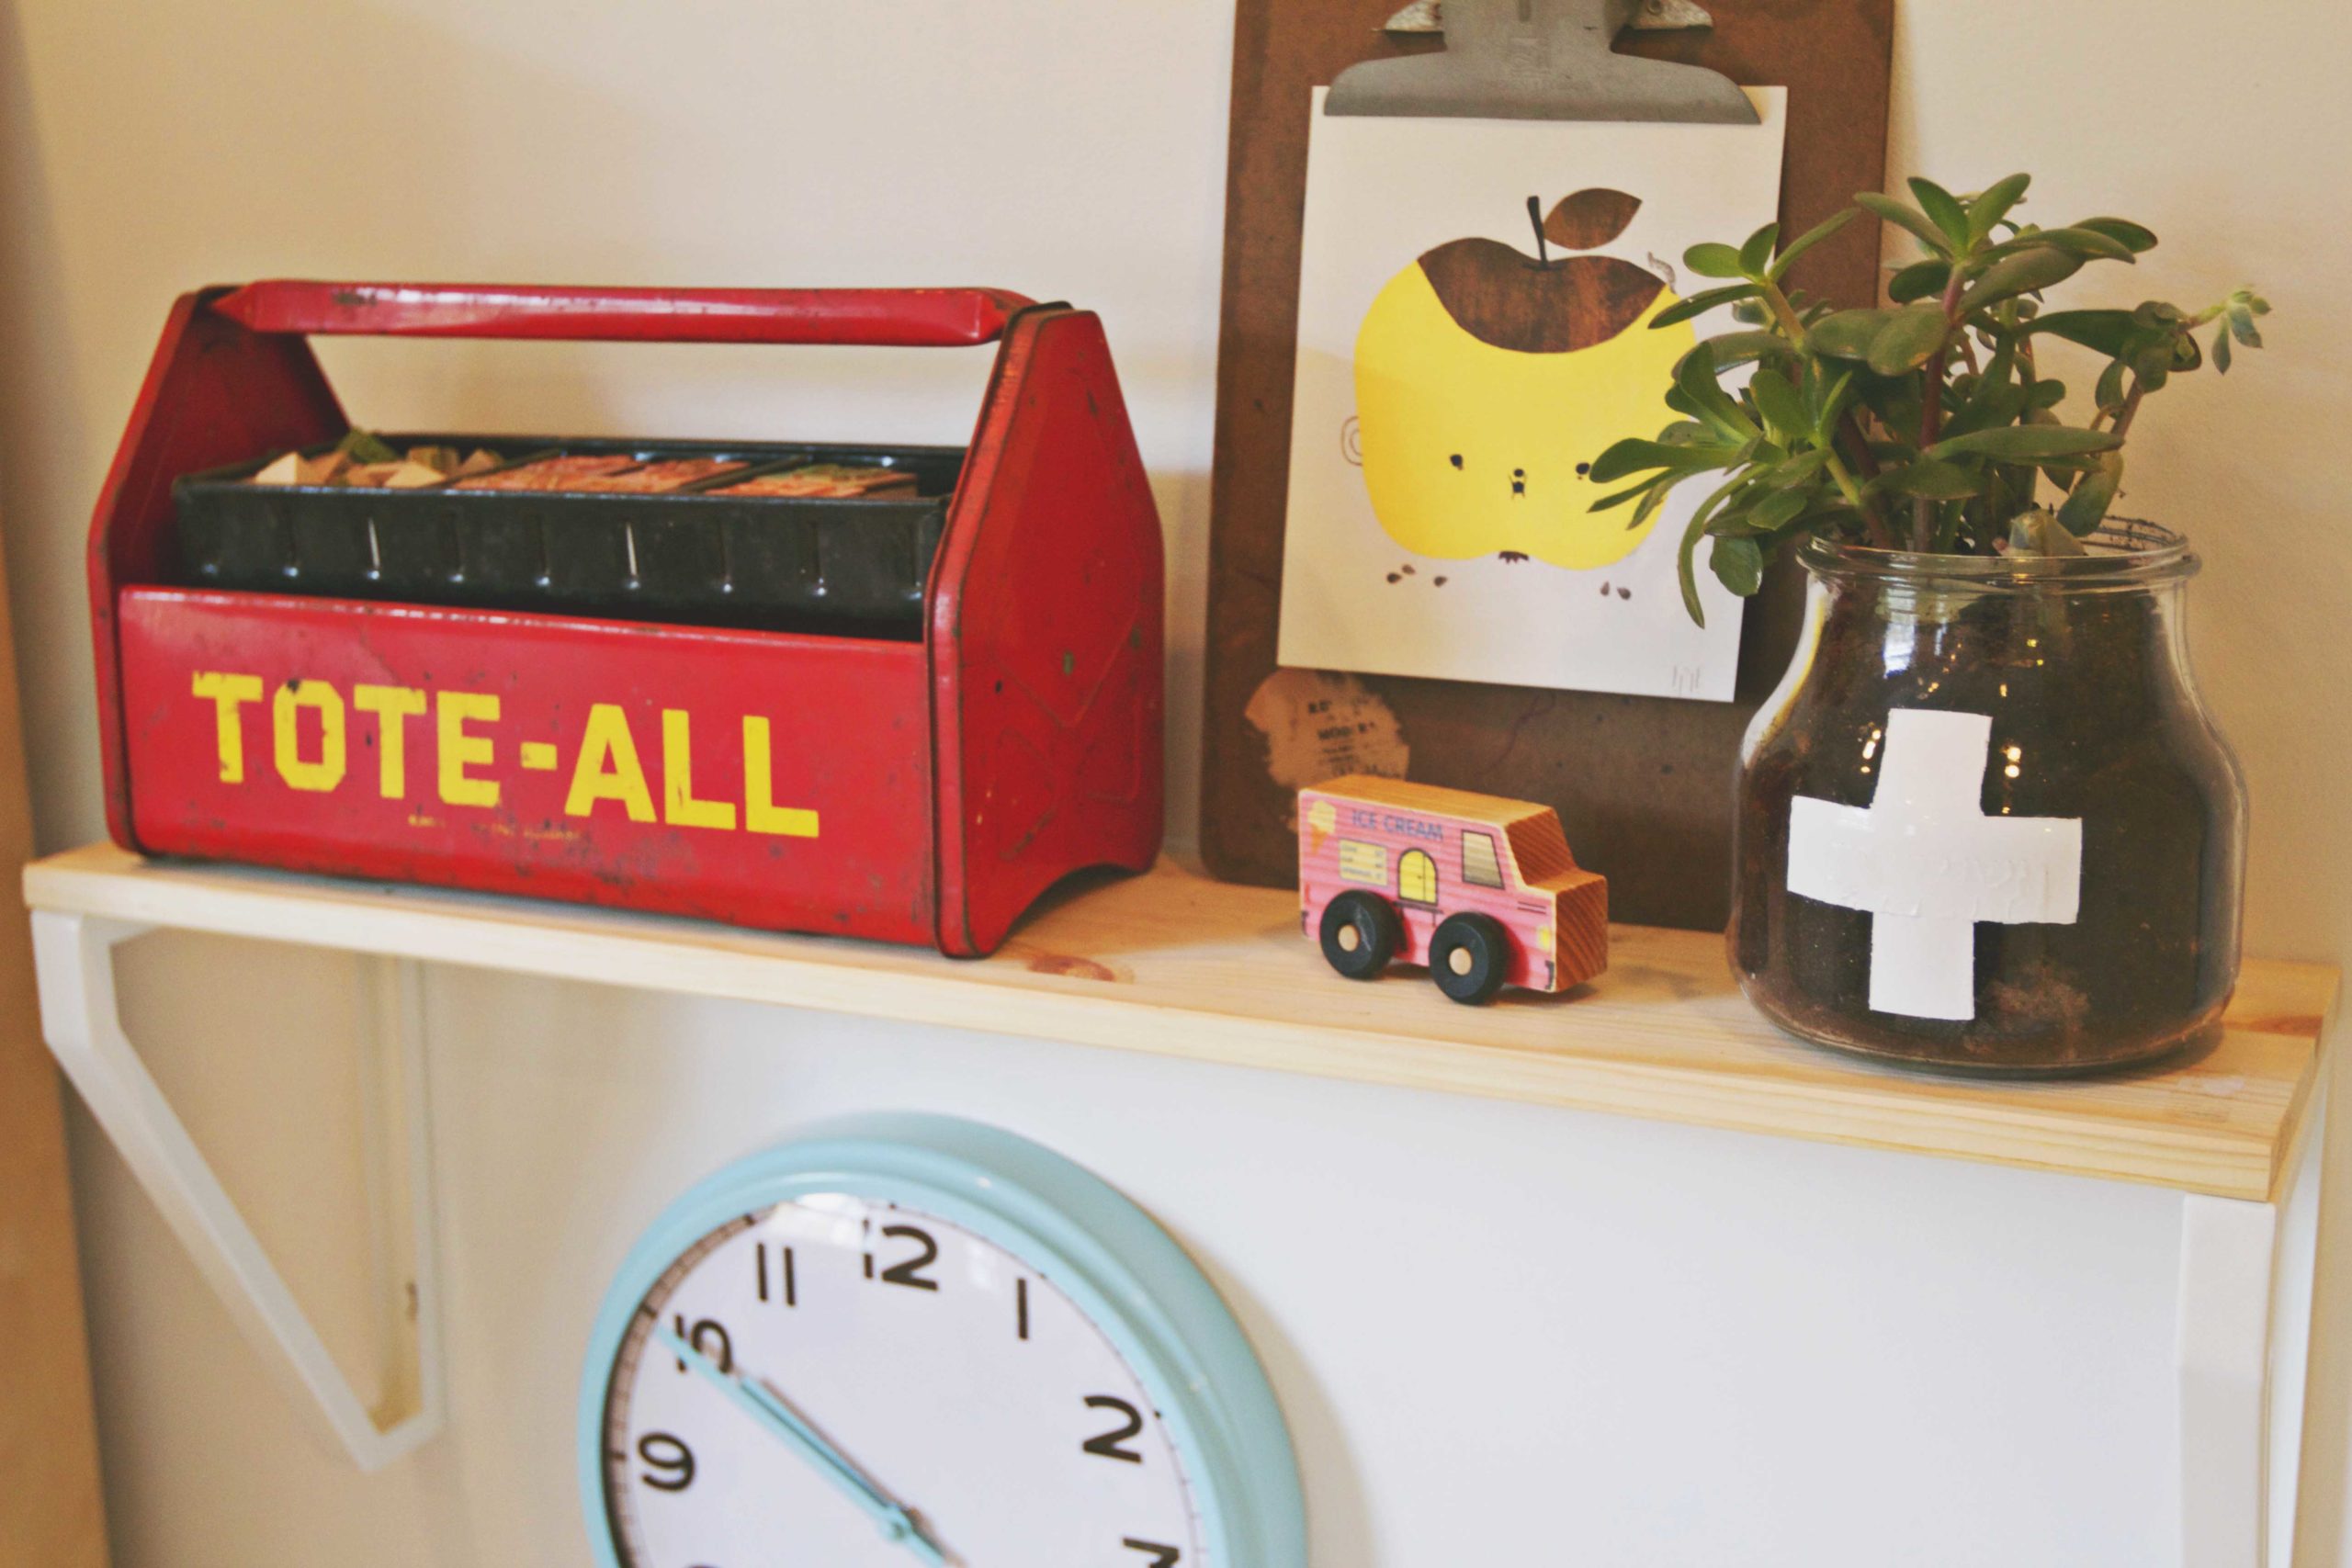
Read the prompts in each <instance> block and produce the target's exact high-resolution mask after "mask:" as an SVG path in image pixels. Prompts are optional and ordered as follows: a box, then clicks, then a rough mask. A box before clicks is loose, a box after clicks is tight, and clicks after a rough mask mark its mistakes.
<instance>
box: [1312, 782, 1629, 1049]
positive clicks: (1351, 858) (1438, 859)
mask: <svg viewBox="0 0 2352 1568" xmlns="http://www.w3.org/2000/svg"><path fill="white" fill-rule="evenodd" d="M1298 901H1299V919H1300V923H1301V925H1302V927H1303V928H1304V929H1305V930H1306V931H1308V932H1310V933H1315V934H1319V936H1320V937H1321V939H1322V943H1323V956H1324V957H1325V958H1327V959H1329V961H1330V964H1331V967H1332V968H1334V969H1336V970H1338V971H1339V972H1340V974H1342V975H1345V976H1348V977H1349V978H1350V979H1352V980H1368V979H1370V978H1372V977H1373V976H1375V975H1377V974H1379V973H1380V972H1381V971H1382V970H1383V969H1385V968H1386V967H1387V966H1388V965H1389V964H1391V963H1393V962H1396V961H1398V960H1402V961H1403V962H1405V963H1408V964H1427V965H1428V966H1429V971H1430V978H1432V979H1434V980H1435V981H1436V982H1437V986H1438V989H1439V990H1441V991H1443V992H1444V993H1445V994H1446V995H1447V996H1449V997H1452V998H1453V999H1454V1000H1455V1001H1457V1002H1472V1003H1476V1002H1485V1001H1490V1000H1492V999H1493V998H1494V995H1495V993H1496V992H1497V991H1498V990H1500V989H1501V988H1502V987H1505V986H1519V987H1524V988H1526V989H1528V990H1532V991H1565V990H1566V989H1568V988H1569V987H1572V986H1579V985H1582V984H1583V983H1584V982H1585V981H1587V980H1589V979H1591V978H1592V977H1593V976H1595V975H1598V974H1600V972H1601V971H1602V970H1603V969H1606V968H1607V967H1608V966H1609V883H1608V879H1607V878H1605V877H1603V876H1601V875H1600V874H1598V873H1595V872H1589V871H1582V870H1579V869H1578V868H1577V863H1576V857H1575V856H1574V855H1572V854H1570V853H1569V852H1568V840H1567V838H1566V835H1565V834H1563V833H1562V832H1561V831H1560V818H1559V817H1558V815H1557V814H1556V813H1555V812H1554V811H1553V809H1552V808H1551V807H1548V806H1535V805H1532V804H1530V803H1529V802H1527V801H1523V800H1505V799H1503V798H1502V797H1501V796H1499V795H1475V794H1472V793H1471V792H1469V791H1467V790H1458V789H1440V788H1438V787H1436V786H1434V785H1431V784H1408V783H1406V782H1405V781H1403V780H1401V779H1382V778H1374V777H1372V776H1370V775H1368V774H1363V773H1351V774H1349V775H1348V776H1347V777H1345V778H1340V779H1333V780H1331V781H1330V782H1329V783H1328V784H1318V785H1317V786H1316V787H1315V788H1313V789H1306V790H1301V791H1300V792H1299V795H1298Z"/></svg>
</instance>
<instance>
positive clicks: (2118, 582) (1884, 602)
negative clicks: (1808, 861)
mask: <svg viewBox="0 0 2352 1568" xmlns="http://www.w3.org/2000/svg"><path fill="white" fill-rule="evenodd" d="M2170 537H2171V536H2165V538H2170ZM1861 554H1871V555H1879V558H1880V560H1881V561H1882V562H1884V561H1889V560H1892V561H1896V562H1900V561H1904V560H1909V561H1912V562H1926V561H1928V560H1930V559H1931V558H1920V557H1908V558H1905V557H1886V556H1884V555H1880V553H1878V552H1855V551H1848V550H1838V549H1836V548H1834V547H1821V548H1820V549H1817V550H1815V551H1813V552H1809V553H1808V556H1807V565H1808V567H1809V569H1811V570H1813V571H1814V573H1815V581H1814V583H1813V586H1812V592H1813V593H1814V594H1815V604H1813V605H1812V606H1811V610H1812V612H1813V613H1814V614H1815V615H1818V616H1819V617H1820V631H1819V640H1818V644H1817V646H1815V648H1814V649H1813V650H1812V653H1811V657H1810V660H1809V662H1806V654H1805V652H1804V649H1800V651H1799V653H1798V656H1797V657H1798V660H1800V662H1801V663H1802V664H1804V669H1803V671H1802V673H1801V674H1799V673H1792V682H1793V684H1794V687H1795V689H1794V691H1793V693H1790V692H1788V691H1787V689H1786V687H1785V686H1784V689H1783V692H1782V693H1781V694H1776V696H1775V703H1776V704H1781V705H1782V708H1781V712H1780V714H1779V716H1778V718H1777V720H1774V719H1771V718H1769V717H1767V718H1759V720H1758V726H1759V730H1760V734H1759V736H1758V738H1757V739H1753V740H1752V741H1751V747H1750V752H1749V756H1748V758H1747V762H1746V764H1745V767H1744V770H1743V775H1742V782H1741V786H1740V799H1739V807H1738V817H1737V826H1736V844H1737V851H1736V853H1737V864H1736V887H1735V890H1734V910H1733V919H1732V927H1731V932H1730V948H1731V957H1732V962H1733V966H1734V968H1735V969H1736V972H1737V974H1738V976H1739V979H1740V983H1741V986H1742V987H1743V988H1744V989H1745V990H1746V991H1747V995H1748V997H1749V998H1750V999H1751V1000H1752V1001H1753V1002H1754V1003H1755V1004H1756V1005H1757V1006H1758V1008H1760V1009H1761V1010H1764V1011H1765V1012H1766V1013H1767V1014H1768V1015H1770V1016H1771V1017H1772V1018H1773V1019H1774V1020H1775V1021H1778V1022H1780V1023H1781V1024H1782V1025H1783V1026H1784V1027H1786V1028H1788V1029H1790V1030H1792V1031H1793V1032H1796V1033H1798V1034H1801V1035H1803V1036H1804V1037H1806V1038H1808V1039H1811V1040H1815V1041H1817V1042H1820V1043H1825V1044H1830V1045H1836V1046H1839V1047H1842V1048H1845V1049H1848V1050H1853V1051H1860V1052H1865V1053H1869V1054H1871V1055H1879V1056H1886V1057H1894V1058H1898V1059H1901V1060H1904V1061H1906V1062H1913V1063H1925V1064H1931V1065H1935V1066H1944V1067H1951V1068H1960V1069H1964V1070H1967V1069H1973V1070H1978V1071H1989V1072H1999V1073H2065V1072H2080V1071H2084V1070H2087V1069H2091V1068H2095V1067H2102V1066H2117V1065H2120V1064H2124V1063H2129V1062H2137V1061H2144V1060H2148V1059H2151V1058H2154V1057H2157V1056H2162V1055H2167V1054H2169V1053H2171V1052H2174V1051H2177V1050H2179V1049H2181V1048H2183V1047H2186V1046H2189V1045H2194V1044H2198V1043H2202V1042H2204V1041H2206V1040H2208V1039H2210V1038H2211V1037H2213V1036H2214V1035H2215V1034H2216V1033H2217V1032H2218V1029H2219V1025H2220V1020H2221V1014H2222V1009H2223V1007H2224V1006H2225V1005H2226V1004H2227V1002H2228V1000H2229V997H2230V992H2231V988H2232V987H2233V984H2234V982H2235V978H2236V972H2237V960H2238V929H2237V928H2238V900H2239V891H2240V880H2241V866H2242V861H2243V852H2242V840H2243V836H2244V834H2243V816H2244V795H2243V789H2242V786H2241V784H2240V783H2239V779H2238V774H2237V772H2236V766H2235V763H2234V762H2233V760H2232V758H2231V756H2230V753H2229V751H2228V749H2227V747H2226V745H2225V744H2224V743H2223V742H2222V739H2221V738H2220V736H2219V735H2218V733H2217V732H2216V731H2215V730H2214V729H2213V728H2212V726H2211V723H2210V722H2209V720H2208V719H2207V717H2206V715H2205V712H2204V710H2203V708H2202V706H2201V705H2199V702H2198V700H2197V695H2196V692H2195V688H2194V686H2193V685H2192V684H2191V682H2190V681H2189V679H2188V669H2187V661H2186V653H2185V649H2184V647H2183V645H2182V642H2181V638H2180V628H2179V624H2178V616H2177V600H2178V597H2179V592H2180V588H2181V584H2182V581H2184V580H2185V579H2186V578H2187V576H2188V574H2189V572H2191V571H2193V570H2194V569H2195V562H2194V558H2190V557H2188V556H2187V554H2186V552H2185V551H2184V550H2182V549H2181V548H2180V547H2178V543H2177V540H2174V541H2173V543H2172V545H2171V547H2170V548H2169V562H2168V563H2167V562H2163V561H2158V560H2156V559H2155V558H2153V557H2151V558H2149V559H2148V560H2146V561H2145V562H2143V563H2140V564H2138V565H2136V566H2135V565H2132V564H2121V565H2117V564H2115V558H2109V562H2108V564H2109V566H2111V567H2113V570H2109V571H2108V572H2107V573H2106V574H2105V575H2104V576H2102V575H2101V572H2100V568H2099V566H2098V564H2096V562H2097V558H2092V559H2093V562H2094V564H2092V565H2087V566H2086V567H2085V568H2083V569H2082V570H2081V571H2080V572H2079V573H2067V572H2063V571H2062V572H2059V573H2057V574H2055V575H2053V576H2052V578H2051V579H2049V580H2048V581H2040V582H2033V583H2028V584H2022V585H2021V584H2020V583H2019V582H2018V581H2016V580H2015V579H2011V580H2009V581H1992V580H1991V578H1992V575H1993V574H1995V573H1997V572H1998V570H1999V563H1997V562H1985V563H1970V564H1971V565H1976V566H1980V567H1981V569H1982V570H1983V571H1984V573H1985V580H1981V581H1971V580H1970V579H1969V578H1968V577H1967V576H1966V575H1965V574H1962V575H1961V576H1959V577H1957V578H1955V577H1950V576H1944V575H1939V573H1938V571H1937V570H1936V569H1934V568H1931V567H1930V568H1923V569H1922V570H1919V571H1917V572H1916V573H1906V572H1905V571H1903V570H1899V569H1889V568H1887V567H1883V566H1881V567H1872V568H1870V569H1867V570H1859V571H1853V572H1848V571H1846V570H1842V569H1841V567H1840V564H1839V562H1838V558H1841V557H1842V558H1849V559H1850V558H1852V557H1854V556H1857V555H1861ZM2068 564H2070V565H2071V563H2068ZM1897 709H1927V710H1933V711H1942V712H1958V713H1970V714H1983V715H1989V716H1991V718H1992V748H1991V752H1990V754H1989V756H1988V758H1987V760H1986V766H1985V778H1984V784H1983V791H1982V797H1981V800H1980V802H1979V804H1980V807H1981V809H1982V810H1983V811H1984V812H1985V814H1986V815H1987V816H1988V817H1998V816H2002V815H2005V814H2006V815H2008V816H2013V817H2018V818H2034V817H2040V818H2079V819H2080V821H2081V823H2082V866H2081V881H2080V898H2079V905H2078V908H2077V912H2076V918H2075V921H2074V922H2073V923H2072V924H2064V925H2061V924H2055V923H2021V924H2014V925H2012V924H1999V923H1995V922H1991V921H1980V922H1978V923H1977V924H1976V925H1975V927H1974V933H1975V934H1974V997H1975V1016H1974V1017H1973V1019H1969V1020H1964V1021H1948V1020H1939V1019H1928V1018H1916V1017H1911V1016H1907V1015H1904V1014H1897V1013H1890V1012H1881V1011H1874V1010H1871V1006H1870V974H1871V922H1872V920H1873V919H1874V918H1875V917H1873V916H1872V915H1871V914H1870V913H1868V912H1867V911H1864V910H1860V909H1852V908H1841V907H1838V906H1836V905H1832V904H1828V903H1825V902H1821V901H1817V900H1815V899H1813V898H1809V897H1802V896H1798V895H1794V894H1792V893H1790V892H1789V891H1788V889H1787V886H1786V877H1787V869H1788V850H1789V825H1790V811H1791V803H1792V800H1793V799H1794V798H1795V797H1796V796H1799V795H1810V796H1814V797H1816V798H1819V799H1822V800H1826V801H1830V802H1834V803H1837V804H1839V805H1846V806H1852V807H1869V806H1870V805H1871V802H1872V800H1873V797H1874V795H1875V792H1876V789H1877V784H1878V777H1877V773H1878V762H1879V761H1880V758H1881V750H1880V749H1881V747H1882V745H1883V742H1884V740H1885V734H1886V728H1885V727H1886V725H1887V719H1888V715H1889V714H1890V713H1891V712H1893V711H1894V710H1897ZM1765 711H1766V714H1767V715H1768V716H1769V715H1771V714H1772V713H1773V711H1774V708H1773V705H1768V706H1767V708H1766V710H1765Z"/></svg>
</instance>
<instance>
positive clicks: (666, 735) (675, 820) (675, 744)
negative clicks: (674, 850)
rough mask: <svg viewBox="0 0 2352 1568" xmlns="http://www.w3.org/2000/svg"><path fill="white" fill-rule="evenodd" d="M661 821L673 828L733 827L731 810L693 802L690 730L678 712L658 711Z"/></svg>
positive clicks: (714, 802) (720, 803)
mask: <svg viewBox="0 0 2352 1568" xmlns="http://www.w3.org/2000/svg"><path fill="white" fill-rule="evenodd" d="M662 820H663V821H664V822H667V823H669V824H670V825H671V826H672V827H673V828H722V829H732V828H733V827H734V826H735V807H733V806H731V805H729V803H728V802H726V801H723V800H696V799H695V759H694V730H693V728H692V720H690V719H689V718H688V717H687V716H686V713H685V711H684V709H682V708H663V709H662Z"/></svg>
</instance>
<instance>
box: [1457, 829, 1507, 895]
mask: <svg viewBox="0 0 2352 1568" xmlns="http://www.w3.org/2000/svg"><path fill="white" fill-rule="evenodd" d="M1462 880H1463V881H1464V882H1466V883H1468V884H1470V886H1473V887H1500V886H1502V885H1503V868H1502V863H1501V862H1500V861H1498V860H1497V859H1496V858H1495V836H1494V835H1493V834H1492V833H1464V834H1463V835H1462Z"/></svg>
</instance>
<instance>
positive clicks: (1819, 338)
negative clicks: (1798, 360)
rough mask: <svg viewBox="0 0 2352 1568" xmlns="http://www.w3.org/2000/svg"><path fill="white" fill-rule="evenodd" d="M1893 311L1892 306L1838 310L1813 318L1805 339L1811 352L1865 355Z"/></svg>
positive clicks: (1841, 356) (1834, 355) (1839, 356)
mask: <svg viewBox="0 0 2352 1568" xmlns="http://www.w3.org/2000/svg"><path fill="white" fill-rule="evenodd" d="M1893 317H1894V311H1892V310H1839V311H1837V312H1835V313H1834V314H1831V315H1827V316H1824V317H1822V318H1821V320H1819V321H1815V323H1814V324H1813V325H1812V327H1811V328H1809V329H1808V330H1807V331H1806V333H1805V341H1806V342H1807V343H1808V344H1810V345H1811V346H1812V347H1813V349H1814V351H1815V353H1817V354H1826V355H1829V356H1830V357H1831V358H1832V359H1868V358H1869V357H1870V355H1871V344H1872V343H1873V342H1875V341H1876V340H1877V338H1878V334H1879V333H1880V332H1881V331H1882V330H1883V329H1884V328H1885V326H1886V323H1887V321H1889V320H1891V319H1892V318H1893Z"/></svg>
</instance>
